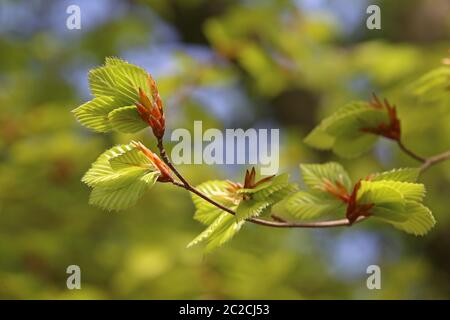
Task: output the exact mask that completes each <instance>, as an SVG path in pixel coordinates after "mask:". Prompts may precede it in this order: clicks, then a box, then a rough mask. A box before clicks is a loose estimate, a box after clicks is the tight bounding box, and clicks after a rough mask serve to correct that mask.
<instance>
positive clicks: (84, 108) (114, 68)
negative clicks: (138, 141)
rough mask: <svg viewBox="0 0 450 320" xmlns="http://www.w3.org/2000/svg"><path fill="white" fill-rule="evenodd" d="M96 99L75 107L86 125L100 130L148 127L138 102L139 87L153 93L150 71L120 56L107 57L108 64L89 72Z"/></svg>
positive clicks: (125, 129) (130, 131)
mask: <svg viewBox="0 0 450 320" xmlns="http://www.w3.org/2000/svg"><path fill="white" fill-rule="evenodd" d="M89 87H90V89H91V93H92V95H93V96H94V98H93V99H92V100H90V101H88V102H86V103H85V104H83V105H81V106H80V107H78V108H76V109H75V110H73V113H74V114H75V117H76V118H77V119H78V121H80V122H81V124H82V125H84V126H86V127H88V128H89V129H92V130H94V131H97V132H108V131H113V130H114V131H118V132H122V133H135V132H138V131H140V130H142V129H144V128H146V127H147V126H148V124H147V123H146V122H144V120H142V118H141V116H140V114H139V112H138V109H137V106H136V103H138V102H139V101H140V96H139V88H140V89H141V90H143V91H144V92H145V93H146V94H147V95H150V96H151V94H152V92H151V90H150V87H149V85H148V74H147V72H146V71H145V70H144V69H142V68H140V67H138V66H135V65H133V64H130V63H128V62H126V61H124V60H121V59H118V58H106V61H105V65H104V66H102V67H99V68H96V69H93V70H91V71H90V72H89Z"/></svg>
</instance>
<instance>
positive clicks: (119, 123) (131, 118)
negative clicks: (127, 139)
mask: <svg viewBox="0 0 450 320" xmlns="http://www.w3.org/2000/svg"><path fill="white" fill-rule="evenodd" d="M108 118H109V120H110V123H111V126H112V128H113V129H114V130H116V131H118V132H122V133H135V132H138V131H141V130H142V129H145V128H147V126H148V124H147V123H145V122H144V121H143V120H142V119H141V117H140V116H139V113H138V111H137V108H136V107H135V106H128V107H121V108H117V109H115V110H113V111H111V112H110V113H109V115H108Z"/></svg>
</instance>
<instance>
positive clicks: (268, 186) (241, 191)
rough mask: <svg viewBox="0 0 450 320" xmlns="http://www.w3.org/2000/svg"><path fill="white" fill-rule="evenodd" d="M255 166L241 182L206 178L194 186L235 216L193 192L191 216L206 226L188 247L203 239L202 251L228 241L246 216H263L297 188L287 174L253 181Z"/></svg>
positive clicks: (247, 217)
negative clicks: (204, 247)
mask: <svg viewBox="0 0 450 320" xmlns="http://www.w3.org/2000/svg"><path fill="white" fill-rule="evenodd" d="M255 174H256V172H255V169H252V171H251V172H249V171H247V174H246V178H245V182H244V184H243V185H242V184H240V183H236V182H232V181H228V180H227V181H217V180H216V181H208V182H205V183H202V184H201V185H199V186H198V187H197V189H198V190H200V191H201V192H202V193H203V194H205V195H207V196H208V197H210V198H211V199H213V200H215V201H217V202H218V203H220V204H221V205H223V206H225V207H227V208H230V209H232V210H233V211H234V212H236V215H231V214H230V213H228V212H225V211H222V210H221V209H218V208H217V207H216V206H214V205H212V204H211V203H209V202H207V201H205V200H204V199H202V198H200V197H199V196H197V195H195V194H194V195H193V196H192V200H193V201H194V204H195V207H196V212H195V215H194V219H196V220H198V221H200V222H201V223H203V224H205V225H208V227H207V228H206V229H205V230H204V231H203V232H202V233H201V234H200V235H198V236H197V237H196V238H195V239H194V240H192V241H191V242H190V243H189V244H188V247H191V246H193V245H195V244H198V243H200V242H202V241H206V242H207V243H208V244H207V246H206V251H209V250H211V249H214V248H216V247H218V246H220V245H222V244H224V243H225V242H226V241H228V240H230V239H231V238H232V237H233V236H234V235H235V234H236V233H237V232H238V231H239V230H240V228H241V227H242V225H243V224H244V223H245V220H246V219H249V218H253V217H258V216H262V215H264V216H267V215H269V214H270V211H271V208H272V206H273V205H275V204H276V203H278V202H280V201H281V200H283V199H285V198H286V197H287V196H288V195H290V194H292V192H294V191H296V189H297V187H296V186H295V185H294V184H292V183H289V181H288V180H289V176H288V175H287V174H282V175H279V176H276V177H273V176H270V177H267V178H265V179H262V180H260V181H258V182H255Z"/></svg>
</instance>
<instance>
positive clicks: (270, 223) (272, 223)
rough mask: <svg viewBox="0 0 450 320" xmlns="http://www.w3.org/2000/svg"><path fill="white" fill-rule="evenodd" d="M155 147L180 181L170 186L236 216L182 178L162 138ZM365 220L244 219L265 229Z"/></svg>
mask: <svg viewBox="0 0 450 320" xmlns="http://www.w3.org/2000/svg"><path fill="white" fill-rule="evenodd" d="M157 146H158V149H159V154H160V156H161V159H162V160H163V161H164V163H165V164H166V165H167V166H168V167H169V168H170V170H172V172H173V173H174V174H175V175H176V176H177V178H178V179H179V180H180V182H178V181H173V182H172V184H174V185H175V186H177V187H180V188H183V189H185V190H187V191H189V192H191V193H194V194H196V195H197V196H199V197H200V198H202V199H203V200H205V201H207V202H209V203H210V204H212V205H213V206H215V207H217V208H219V209H221V210H223V211H225V212H228V213H229V214H232V215H236V212H234V211H233V210H231V209H230V208H227V207H225V206H223V205H222V204H220V203H218V202H217V201H215V200H213V199H211V198H210V197H208V196H207V195H205V194H204V193H203V192H201V191H200V190H198V189H196V188H195V187H193V186H192V185H191V184H190V183H189V182H188V181H187V180H186V178H184V177H183V175H182V174H181V173H180V172H179V171H178V170H177V168H176V167H175V166H174V165H173V163H172V162H171V161H170V159H169V157H168V156H167V152H166V150H165V148H164V143H163V139H162V138H158V144H157ZM367 218H368V217H363V216H361V217H359V218H358V219H356V220H355V221H354V222H353V223H352V222H351V221H350V220H348V219H347V218H344V219H338V220H328V221H312V222H291V221H286V220H285V219H283V218H281V217H278V216H277V215H273V214H272V219H273V220H266V219H261V218H249V219H246V221H248V222H251V223H254V224H258V225H262V226H266V227H273V228H333V227H344V226H351V225H352V224H355V223H358V222H361V221H363V220H365V219H367Z"/></svg>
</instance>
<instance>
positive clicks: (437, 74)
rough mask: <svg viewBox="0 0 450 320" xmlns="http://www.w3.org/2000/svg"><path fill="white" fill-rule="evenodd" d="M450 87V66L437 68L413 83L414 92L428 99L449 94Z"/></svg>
mask: <svg viewBox="0 0 450 320" xmlns="http://www.w3.org/2000/svg"><path fill="white" fill-rule="evenodd" d="M449 87H450V67H448V66H443V67H439V68H436V69H434V70H432V71H430V72H428V73H426V74H425V75H424V76H422V77H421V78H420V79H419V80H417V81H416V82H415V83H414V84H413V93H414V94H416V95H418V96H423V97H426V98H427V99H428V100H436V99H439V98H441V97H443V96H445V95H447V96H448V93H449V91H448V90H449Z"/></svg>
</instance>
